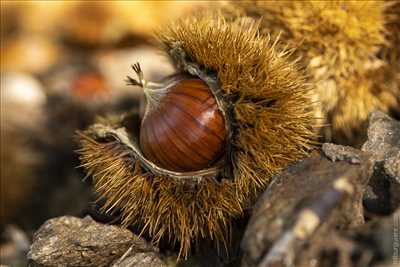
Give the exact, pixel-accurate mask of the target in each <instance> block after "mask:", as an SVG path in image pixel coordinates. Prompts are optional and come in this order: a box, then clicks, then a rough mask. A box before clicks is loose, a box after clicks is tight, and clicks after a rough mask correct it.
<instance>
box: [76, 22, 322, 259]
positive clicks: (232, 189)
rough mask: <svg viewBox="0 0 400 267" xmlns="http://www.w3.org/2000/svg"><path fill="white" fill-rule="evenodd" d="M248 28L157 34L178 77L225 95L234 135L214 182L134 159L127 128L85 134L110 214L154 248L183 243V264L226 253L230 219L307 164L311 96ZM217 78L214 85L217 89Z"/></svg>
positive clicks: (279, 55)
mask: <svg viewBox="0 0 400 267" xmlns="http://www.w3.org/2000/svg"><path fill="white" fill-rule="evenodd" d="M258 28H259V25H258V24H257V23H256V22H255V21H253V20H249V19H238V20H235V21H232V22H226V21H225V20H224V19H223V18H222V17H221V16H220V15H212V14H208V15H204V14H203V15H199V16H196V17H190V18H186V19H183V20H180V21H177V22H175V23H172V24H171V25H169V26H168V27H166V28H164V29H163V30H162V31H161V32H160V33H159V35H158V36H159V39H160V40H161V42H162V44H163V46H164V48H165V50H166V51H167V53H168V54H169V56H170V57H171V58H172V59H173V60H174V62H175V64H176V66H177V67H178V69H179V71H180V72H182V73H190V74H192V75H195V76H199V77H200V78H202V79H203V80H205V81H206V82H207V83H209V84H211V82H210V81H214V82H216V84H218V85H219V87H218V88H217V90H216V91H214V93H215V94H216V95H219V97H220V98H219V100H220V101H222V102H224V103H225V104H226V105H227V106H226V107H227V110H226V111H227V113H226V116H227V117H226V119H227V120H228V121H229V123H230V125H231V126H232V128H231V129H232V131H231V133H230V136H229V140H228V144H227V145H228V146H229V147H230V149H228V150H227V155H226V157H225V161H224V163H223V166H222V167H221V166H216V168H218V171H217V173H214V174H212V175H210V173H203V174H200V173H197V174H188V175H186V176H185V177H184V178H183V176H179V175H175V174H173V173H172V174H171V173H168V172H162V171H160V170H159V169H156V168H152V167H151V164H150V163H148V162H145V160H144V159H143V158H142V156H141V153H140V151H138V149H137V147H138V146H137V144H136V140H137V130H129V129H127V128H126V125H130V122H129V118H128V117H127V118H121V119H117V120H116V121H114V122H111V121H107V120H105V121H103V122H102V123H99V124H96V125H94V126H92V127H91V128H90V129H88V130H87V131H85V132H83V133H81V135H80V136H81V137H80V142H81V149H80V151H79V153H80V154H81V160H82V163H83V166H84V167H85V168H86V169H87V170H88V173H89V175H91V176H92V177H93V181H94V186H95V189H96V191H97V192H98V193H99V195H100V196H101V197H104V198H105V199H106V200H107V201H106V203H105V205H104V210H105V211H108V212H112V211H113V210H119V211H120V213H121V217H122V224H123V225H131V224H133V225H136V226H139V227H140V228H141V229H142V231H147V232H148V233H149V234H150V236H151V237H152V238H153V241H155V242H157V241H159V240H160V239H161V238H163V237H165V238H167V239H169V240H170V241H171V242H179V243H180V255H181V256H187V254H188V253H189V249H190V246H191V244H192V243H193V242H196V241H198V240H199V239H201V238H206V239H211V240H215V241H216V242H217V243H220V242H222V243H223V244H224V245H225V246H227V245H228V243H227V242H228V237H229V234H228V233H229V227H230V224H231V221H232V219H234V218H238V217H240V216H242V215H243V213H244V211H245V209H246V208H248V206H249V205H250V204H251V203H253V201H254V199H255V198H256V197H257V195H258V193H259V192H260V191H261V190H263V189H265V188H266V186H267V185H268V183H269V181H270V179H271V176H272V175H273V174H275V173H277V172H278V171H279V170H281V169H282V168H284V167H285V166H287V165H288V164H289V163H290V162H292V161H295V160H298V159H300V158H302V157H304V156H305V155H307V153H308V151H309V150H310V148H311V147H312V146H313V141H312V139H313V137H314V134H315V129H314V126H315V123H316V120H315V118H314V111H313V103H312V100H311V97H310V88H309V86H308V84H306V83H305V80H306V78H305V76H304V75H303V73H302V72H301V71H300V70H299V68H298V66H297V65H296V63H295V62H291V61H289V60H288V58H289V53H288V52H287V51H283V50H280V49H278V48H277V41H271V40H270V39H269V38H266V37H261V36H260V35H259V34H258ZM215 77H217V79H215Z"/></svg>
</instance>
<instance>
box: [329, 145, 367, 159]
mask: <svg viewBox="0 0 400 267" xmlns="http://www.w3.org/2000/svg"><path fill="white" fill-rule="evenodd" d="M322 151H323V152H324V154H325V156H327V157H328V158H329V159H330V160H332V161H333V162H335V161H338V160H339V161H342V160H344V161H347V162H349V163H353V164H359V163H360V156H361V155H362V151H360V150H358V149H356V148H354V147H351V146H342V145H335V144H330V143H325V144H322Z"/></svg>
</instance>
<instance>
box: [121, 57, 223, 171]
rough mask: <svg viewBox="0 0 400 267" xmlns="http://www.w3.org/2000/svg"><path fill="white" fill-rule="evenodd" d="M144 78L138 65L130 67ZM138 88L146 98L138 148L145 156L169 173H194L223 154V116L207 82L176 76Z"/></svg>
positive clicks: (143, 84)
mask: <svg viewBox="0 0 400 267" xmlns="http://www.w3.org/2000/svg"><path fill="white" fill-rule="evenodd" d="M133 69H134V70H135V71H136V72H137V74H138V76H139V77H143V73H141V69H140V65H139V63H138V64H136V65H134V66H133ZM128 79H129V80H128V81H130V83H131V84H133V85H140V86H142V87H143V89H144V94H145V96H146V102H147V106H146V110H145V114H144V116H143V119H142V123H141V127H140V148H141V150H142V152H143V154H144V156H145V157H146V158H147V159H148V160H150V161H152V162H154V163H155V164H157V165H158V166H160V167H162V168H165V169H167V170H171V171H179V172H187V171H197V170H201V169H204V168H207V167H210V166H211V165H212V164H213V163H215V161H216V160H218V159H219V157H220V156H221V155H222V154H223V151H224V145H225V141H226V127H225V125H226V124H225V119H224V115H223V113H222V111H221V109H220V107H219V106H218V103H217V101H216V99H215V97H214V95H213V93H212V91H211V90H210V88H209V86H208V85H207V83H206V82H204V81H203V80H201V79H199V78H195V77H190V76H182V75H181V76H177V77H174V78H173V79H172V80H171V79H170V80H169V81H167V82H166V83H165V84H162V85H159V86H158V87H155V86H154V85H153V87H152V86H151V85H149V83H148V82H146V81H144V80H143V78H141V79H142V80H141V81H139V82H137V81H135V80H134V79H132V78H130V77H128Z"/></svg>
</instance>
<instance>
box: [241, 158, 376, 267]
mask: <svg viewBox="0 0 400 267" xmlns="http://www.w3.org/2000/svg"><path fill="white" fill-rule="evenodd" d="M358 161H359V164H351V163H349V162H346V161H339V162H332V161H330V160H328V159H327V158H325V157H323V156H321V155H314V156H312V157H310V158H307V159H305V160H303V161H300V162H298V163H297V164H295V165H293V166H291V167H290V168H287V169H286V170H285V171H283V172H282V173H281V174H279V175H277V176H275V177H274V178H273V180H272V182H271V184H270V186H269V187H268V189H267V190H266V191H265V192H264V193H263V194H262V196H261V197H260V198H259V200H258V201H257V203H256V205H255V206H254V209H253V211H252V216H251V218H250V221H249V223H248V225H247V228H246V232H245V234H244V237H243V240H242V243H241V248H242V251H243V260H242V264H243V265H242V266H260V267H261V266H274V267H275V266H311V262H312V259H313V257H314V256H315V253H316V252H315V251H314V249H315V247H314V246H312V247H310V246H307V244H314V243H316V242H315V241H316V240H317V239H321V238H322V239H321V242H324V241H326V242H329V239H326V238H325V237H324V236H325V235H324V234H325V233H328V232H330V231H331V230H332V229H336V227H337V226H340V227H341V228H346V227H355V226H358V225H361V224H363V223H364V219H363V208H362V203H361V201H362V195H363V192H364V190H365V187H366V185H367V182H368V179H369V177H370V176H371V173H372V162H371V160H370V159H369V156H368V155H362V153H360V156H359V157H358Z"/></svg>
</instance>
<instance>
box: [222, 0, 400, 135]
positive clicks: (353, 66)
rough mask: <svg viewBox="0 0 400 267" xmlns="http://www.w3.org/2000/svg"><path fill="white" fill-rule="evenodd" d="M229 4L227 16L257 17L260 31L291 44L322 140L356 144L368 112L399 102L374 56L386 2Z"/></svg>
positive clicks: (382, 43) (380, 44) (382, 42)
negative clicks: (317, 107)
mask: <svg viewBox="0 0 400 267" xmlns="http://www.w3.org/2000/svg"><path fill="white" fill-rule="evenodd" d="M232 6H233V7H234V8H235V9H236V10H235V11H232V10H233V9H232ZM232 6H230V8H227V11H226V15H227V17H230V18H232V17H233V18H235V17H237V16H250V17H253V18H260V19H261V24H260V25H261V27H260V29H261V31H262V32H263V33H264V34H272V35H277V34H278V33H280V34H281V39H282V43H284V44H286V45H288V46H289V47H295V48H296V53H295V54H294V56H298V57H300V58H301V61H300V62H301V63H302V64H303V66H304V67H305V68H306V69H307V72H308V74H309V75H310V82H311V83H313V84H314V85H315V88H316V93H317V95H318V96H319V99H320V102H321V107H322V109H323V115H324V117H325V119H326V122H327V123H328V124H330V127H328V128H326V130H327V131H326V135H325V137H326V138H327V139H330V138H331V136H332V138H333V140H335V141H338V142H343V143H354V142H357V140H355V139H356V138H357V136H356V135H355V133H356V132H357V130H360V128H361V127H362V126H363V124H364V122H365V121H366V118H367V116H368V114H369V113H370V112H371V111H373V110H375V109H380V110H383V111H386V112H387V111H389V110H390V109H394V108H397V109H398V107H399V106H400V102H399V95H400V92H399V88H398V78H397V80H393V79H396V75H395V74H391V73H388V72H392V69H391V68H392V66H391V63H388V62H387V61H383V60H381V59H380V58H379V52H380V51H381V49H383V48H384V47H386V46H387V44H388V42H387V40H386V38H385V34H386V32H387V30H388V29H387V25H386V24H387V23H388V22H390V21H392V19H393V18H390V16H389V15H388V11H389V10H392V8H391V7H390V5H389V4H388V3H386V2H384V1H362V2H361V1H251V2H232ZM391 16H392V17H393V14H392V15H391ZM391 25H394V23H392V24H391ZM389 35H391V34H389ZM393 62H394V61H393ZM397 76H398V75H397ZM383 77H384V78H383ZM388 79H389V80H388ZM377 81H379V82H380V84H378V83H377Z"/></svg>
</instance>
